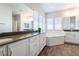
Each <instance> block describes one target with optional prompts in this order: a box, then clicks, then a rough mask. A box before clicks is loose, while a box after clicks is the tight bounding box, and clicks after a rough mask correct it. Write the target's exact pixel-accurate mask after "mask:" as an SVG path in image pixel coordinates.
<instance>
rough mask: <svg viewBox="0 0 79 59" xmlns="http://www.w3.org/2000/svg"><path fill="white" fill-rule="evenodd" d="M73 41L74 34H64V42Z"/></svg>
mask: <svg viewBox="0 0 79 59" xmlns="http://www.w3.org/2000/svg"><path fill="white" fill-rule="evenodd" d="M74 40H75V34H74V32H66V36H65V42H70V43H71V42H74Z"/></svg>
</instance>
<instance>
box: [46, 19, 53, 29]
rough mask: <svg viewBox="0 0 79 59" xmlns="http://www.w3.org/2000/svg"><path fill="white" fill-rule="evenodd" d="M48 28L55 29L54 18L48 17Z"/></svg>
mask: <svg viewBox="0 0 79 59" xmlns="http://www.w3.org/2000/svg"><path fill="white" fill-rule="evenodd" d="M47 30H53V19H51V18H49V19H47Z"/></svg>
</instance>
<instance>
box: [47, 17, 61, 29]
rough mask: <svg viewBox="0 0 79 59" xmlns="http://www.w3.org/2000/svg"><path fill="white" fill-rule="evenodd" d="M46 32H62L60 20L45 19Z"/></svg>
mask: <svg viewBox="0 0 79 59" xmlns="http://www.w3.org/2000/svg"><path fill="white" fill-rule="evenodd" d="M47 30H62V19H61V18H60V17H57V18H54V19H53V18H49V19H47Z"/></svg>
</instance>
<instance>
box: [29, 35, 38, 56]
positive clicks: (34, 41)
mask: <svg viewBox="0 0 79 59" xmlns="http://www.w3.org/2000/svg"><path fill="white" fill-rule="evenodd" d="M38 54H39V36H35V37H32V38H30V56H37V55H38Z"/></svg>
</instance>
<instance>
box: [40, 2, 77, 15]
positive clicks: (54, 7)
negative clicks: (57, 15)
mask: <svg viewBox="0 0 79 59" xmlns="http://www.w3.org/2000/svg"><path fill="white" fill-rule="evenodd" d="M40 7H41V8H42V9H43V10H44V11H45V12H46V13H49V12H55V11H60V10H65V9H69V8H76V7H79V4H67V3H43V4H40Z"/></svg>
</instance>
